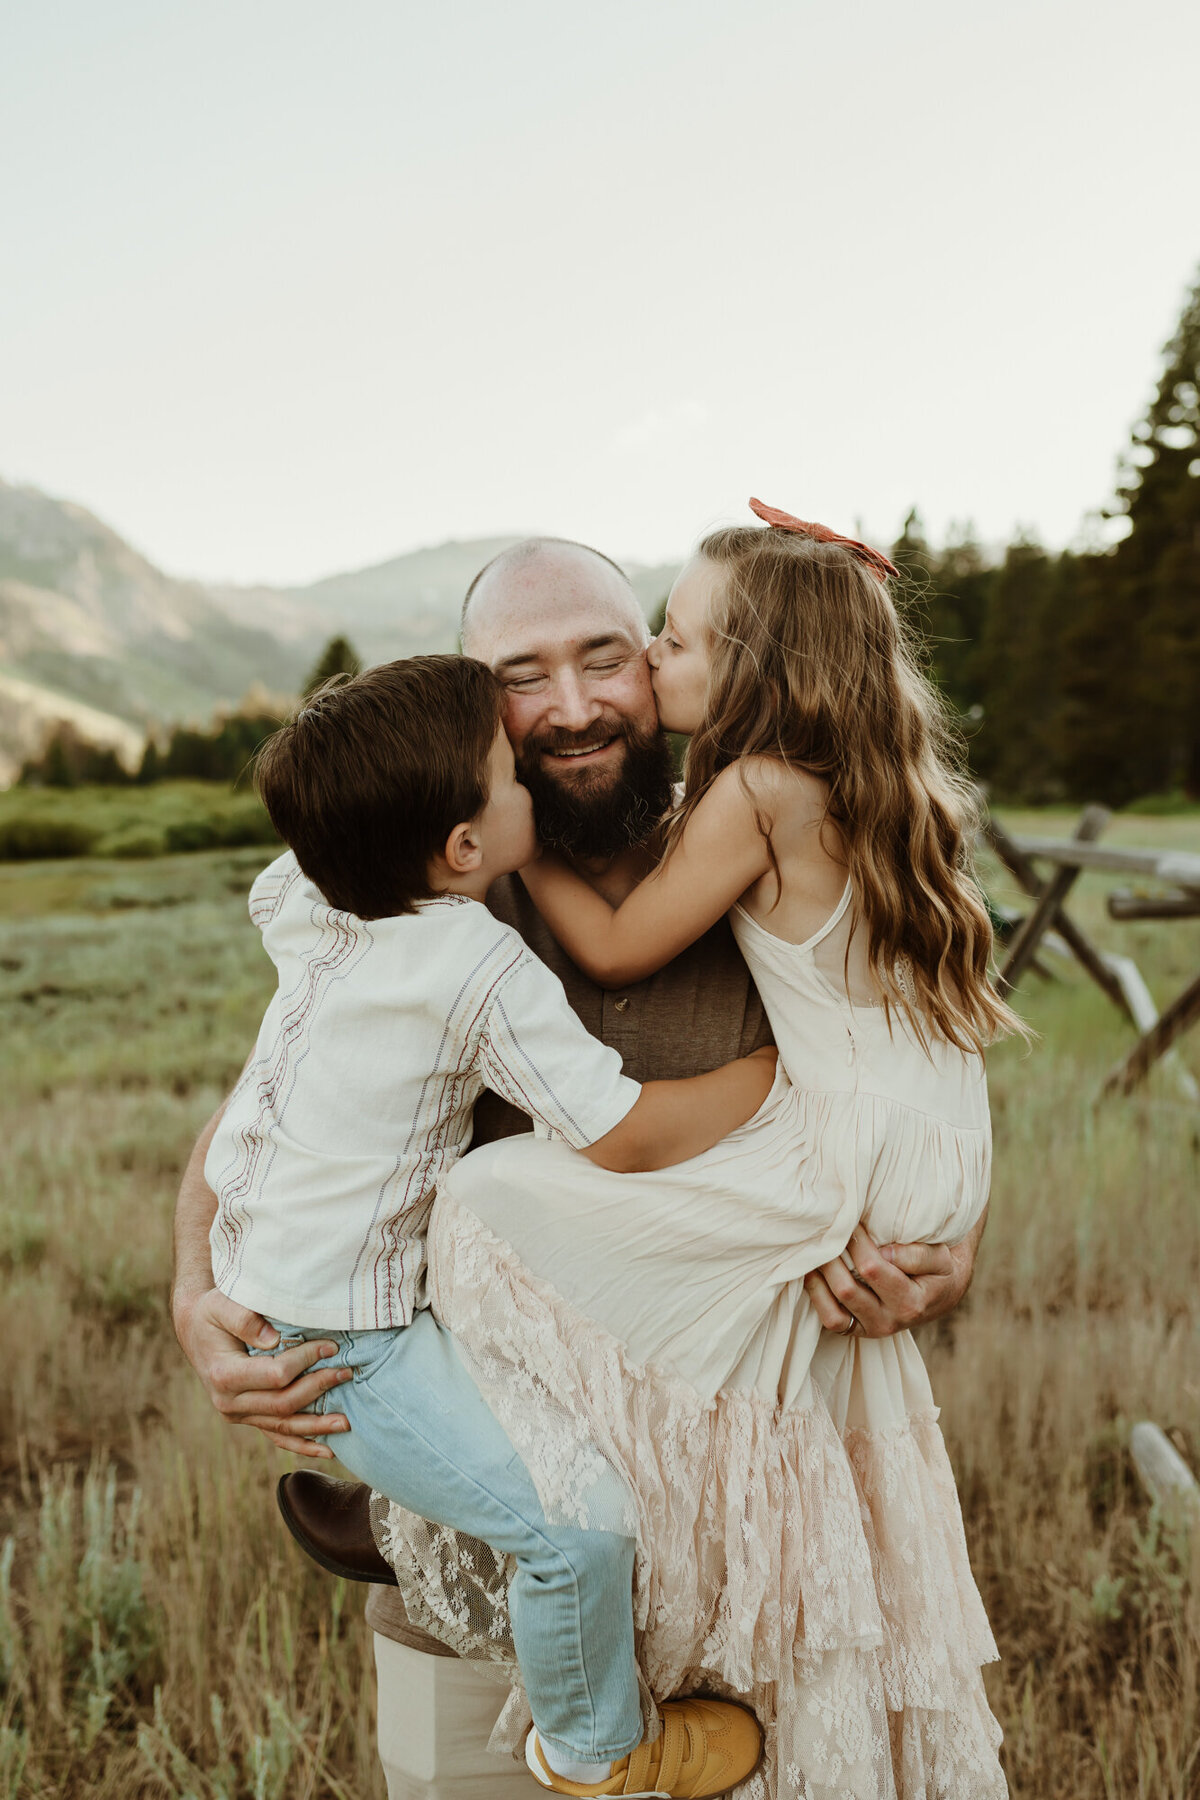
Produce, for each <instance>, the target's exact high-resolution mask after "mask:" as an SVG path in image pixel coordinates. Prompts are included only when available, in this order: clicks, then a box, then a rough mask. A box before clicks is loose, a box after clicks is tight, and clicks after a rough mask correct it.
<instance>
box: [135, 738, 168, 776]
mask: <svg viewBox="0 0 1200 1800" xmlns="http://www.w3.org/2000/svg"><path fill="white" fill-rule="evenodd" d="M162 777H163V766H162V753H161V751H160V750H159V748H158V745H157V744H156V743H155V741H154V739H153V738H152V737H148V738H147V739H146V748H145V749H144V750H143V751H142V760H141V762H140V763H139V764H138V772H137V774H136V775H135V776H134V780H135V781H136V782H137V784H138V786H139V787H149V786H150V785H151V784H152V783H153V782H155V781H161V780H162Z"/></svg>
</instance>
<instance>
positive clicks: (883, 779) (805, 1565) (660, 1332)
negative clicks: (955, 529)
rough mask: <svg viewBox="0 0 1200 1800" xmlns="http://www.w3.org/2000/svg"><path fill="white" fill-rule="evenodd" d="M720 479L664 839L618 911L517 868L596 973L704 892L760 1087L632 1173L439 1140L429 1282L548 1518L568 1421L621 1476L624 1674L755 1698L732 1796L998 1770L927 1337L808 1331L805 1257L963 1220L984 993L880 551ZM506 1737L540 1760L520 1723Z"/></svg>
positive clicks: (976, 1777) (678, 678)
mask: <svg viewBox="0 0 1200 1800" xmlns="http://www.w3.org/2000/svg"><path fill="white" fill-rule="evenodd" d="M751 505H752V507H753V508H754V510H755V512H756V513H758V515H759V516H760V517H761V518H763V519H764V520H765V521H766V524H765V526H763V527H743V528H731V529H727V530H722V531H718V532H715V533H713V534H712V535H711V536H710V537H708V538H706V539H705V540H704V542H703V543H702V544H701V546H700V551H699V554H698V555H697V557H696V558H695V559H694V560H693V561H692V562H691V563H690V564H689V565H688V567H687V568H686V569H685V570H684V571H683V573H682V575H681V576H680V577H679V580H678V581H677V582H676V584H675V587H674V589H673V590H672V594H671V598H670V603H669V607H668V612H667V618H666V625H665V628H664V630H663V633H662V635H661V636H660V637H659V639H658V640H657V641H656V642H655V643H654V644H653V645H652V647H651V649H650V652H649V658H650V664H651V669H652V671H653V680H654V688H655V694H656V697H657V700H658V705H659V711H660V714H661V717H662V722H663V724H664V726H665V727H666V728H667V729H669V730H674V731H678V732H683V733H687V734H689V735H690V738H691V743H690V746H689V749H688V754H687V761H686V767H685V794H684V799H683V803H682V805H681V807H680V809H679V812H678V813H677V814H676V816H675V817H674V818H673V820H672V821H671V823H670V826H669V829H668V832H667V841H666V853H665V855H664V857H663V859H662V862H661V863H660V865H659V867H658V868H657V869H656V870H655V872H654V873H653V874H652V875H651V876H650V877H649V878H648V879H647V880H646V881H644V882H643V883H642V884H641V886H640V887H638V888H637V889H635V890H634V892H633V893H632V894H631V895H630V897H629V898H628V899H627V900H626V901H625V903H624V904H623V905H622V906H620V907H618V908H617V909H615V910H614V909H613V908H611V907H610V906H609V904H608V903H607V902H606V901H605V900H604V899H603V898H602V897H600V896H599V895H597V894H596V892H595V891H594V890H593V889H592V888H590V887H589V886H588V885H587V884H586V883H584V882H583V881H581V880H580V879H579V878H578V877H577V876H576V875H574V874H573V872H572V871H571V870H570V869H569V868H568V867H567V866H566V865H565V864H563V863H561V862H557V861H555V860H554V859H551V858H546V859H544V860H543V861H542V862H541V863H540V864H537V865H533V866H531V867H530V869H529V870H528V873H527V877H526V879H527V884H528V886H529V888H530V891H531V893H532V894H533V896H534V899H535V901H536V902H537V904H538V906H539V908H540V909H541V910H542V912H543V913H544V915H545V917H546V919H547V920H548V922H549V924H550V926H551V928H552V930H553V931H554V933H555V935H556V936H557V937H558V938H559V939H560V941H561V942H562V944H563V945H564V947H565V948H566V949H567V950H568V951H569V953H570V954H571V956H572V957H573V958H574V959H575V960H576V961H577V962H578V963H579V964H580V966H581V967H582V968H583V969H585V970H586V971H587V972H588V973H589V974H590V975H592V976H593V977H594V978H595V979H597V980H599V981H600V982H602V983H603V984H604V985H606V986H610V987H620V986H623V985H624V984H626V983H630V982H635V981H637V980H639V979H641V978H642V977H644V976H646V975H648V974H649V973H650V972H651V971H653V970H655V969H657V968H659V967H661V966H662V965H663V964H664V963H666V962H668V961H669V960H670V959H671V958H672V957H673V956H675V955H676V954H677V953H678V952H679V951H680V950H681V949H682V948H683V947H684V946H685V945H687V944H689V943H691V942H692V941H693V940H694V939H696V938H697V937H699V936H700V934H701V933H702V932H704V931H705V930H707V929H708V927H709V926H710V925H711V924H712V923H713V922H714V920H716V919H717V918H718V917H720V915H721V914H722V913H724V912H726V911H728V912H729V914H730V919H731V923H732V926H733V930H734V932H735V935H736V937H737V940H738V943H739V946H740V948H741V950H742V953H743V955H744V956H745V958H746V961H747V963H748V964H749V966H750V970H751V973H752V974H753V976H754V978H755V981H756V983H757V985H758V988H759V992H760V994H761V996H762V1000H763V1003H764V1005H765V1007H766V1010H767V1013H768V1015H769V1017H770V1020H771V1024H772V1027H773V1029H774V1032H775V1037H776V1041H777V1043H778V1046H779V1052H780V1065H779V1073H778V1075H777V1079H776V1085H775V1088H774V1090H773V1092H772V1095H771V1096H770V1097H769V1098H768V1101H767V1103H766V1104H765V1106H764V1107H763V1109H762V1110H761V1111H760V1113H759V1114H758V1115H756V1117H755V1118H754V1119H753V1120H751V1121H750V1123H749V1124H748V1125H746V1126H745V1127H743V1128H742V1130H741V1131H739V1132H737V1133H735V1134H734V1135H733V1137H731V1138H729V1139H727V1140H726V1141H725V1142H724V1143H723V1144H722V1145H720V1146H718V1147H717V1149H716V1150H714V1151H711V1152H708V1153H706V1154H705V1155H703V1156H701V1157H697V1158H694V1159H693V1160H692V1161H691V1162H690V1163H687V1164H684V1165H682V1166H680V1167H678V1168H675V1169H670V1170H665V1171H662V1172H660V1173H659V1174H656V1175H654V1176H653V1177H625V1176H612V1175H608V1174H606V1173H605V1172H604V1171H600V1170H595V1169H593V1168H592V1167H591V1166H590V1165H588V1164H582V1163H581V1161H580V1159H579V1158H578V1157H577V1156H573V1155H572V1154H571V1153H570V1152H569V1151H567V1150H565V1149H563V1148H562V1147H561V1146H558V1145H551V1144H535V1143H533V1141H532V1140H531V1139H528V1138H516V1139H511V1138H510V1139H507V1140H503V1141H502V1142H500V1143H497V1144H493V1145H489V1146H487V1147H486V1148H485V1149H483V1150H480V1151H478V1152H476V1153H474V1154H473V1155H471V1156H469V1157H467V1158H466V1159H465V1160H464V1161H463V1162H462V1163H460V1164H459V1165H458V1167H457V1168H456V1170H455V1171H454V1173H453V1175H452V1176H451V1178H450V1180H449V1182H448V1183H447V1185H446V1188H445V1189H444V1191H443V1193H442V1196H441V1197H440V1199H439V1201H438V1204H437V1207H436V1209H435V1218H434V1223H433V1226H432V1229H431V1237H430V1247H431V1265H432V1267H431V1275H432V1289H431V1292H432V1297H433V1304H434V1307H435V1310H436V1311H437V1312H438V1313H439V1315H440V1316H441V1317H442V1319H443V1320H444V1322H445V1323H446V1324H447V1325H448V1326H449V1328H450V1329H451V1330H452V1331H453V1333H454V1335H455V1337H456V1339H457V1341H458V1343H459V1346H460V1348H461V1349H462V1350H463V1352H464V1354H465V1355H466V1357H467V1360H468V1362H469V1364H470V1366H471V1368H472V1370H473V1372H474V1373H475V1375H476V1378H477V1379H478V1381H479V1383H480V1385H481V1387H482V1388H483V1391H484V1393H485V1395H486V1397H487V1399H488V1401H489V1404H490V1405H491V1406H492V1407H493V1409H494V1410H495V1411H496V1413H497V1414H498V1416H499V1417H500V1418H501V1420H502V1421H503V1423H504V1424H505V1426H506V1428H507V1430H508V1432H509V1435H510V1436H511V1437H512V1439H513V1441H514V1443H515V1444H516V1446H517V1448H518V1450H519V1452H520V1453H521V1455H522V1457H523V1459H524V1460H525V1462H526V1463H527V1465H528V1467H529V1469H530V1472H531V1473H532V1475H533V1478H534V1481H535V1485H536V1486H537V1488H538V1491H539V1495H540V1497H541V1499H542V1502H543V1505H544V1507H545V1508H546V1510H547V1513H548V1515H549V1516H552V1517H553V1516H562V1517H566V1518H571V1519H573V1520H575V1521H576V1522H577V1523H579V1524H582V1525H592V1526H595V1527H599V1528H602V1527H606V1526H607V1527H610V1528H612V1527H614V1525H615V1524H616V1523H617V1522H616V1521H614V1520H613V1519H612V1518H611V1517H608V1516H605V1515H604V1513H603V1508H602V1507H599V1506H597V1505H594V1504H590V1495H591V1494H592V1493H593V1492H600V1491H604V1492H606V1493H607V1494H608V1495H609V1496H611V1495H612V1493H613V1491H614V1488H613V1484H612V1483H611V1482H610V1483H608V1484H607V1485H606V1486H604V1485H603V1484H601V1483H599V1481H598V1476H599V1475H600V1473H601V1468H602V1465H599V1461H598V1458H597V1456H596V1453H595V1452H596V1449H598V1450H599V1451H600V1452H602V1454H603V1456H604V1458H605V1459H606V1460H607V1462H608V1463H610V1464H611V1465H612V1466H613V1467H615V1468H616V1469H617V1470H618V1472H619V1473H620V1474H621V1475H622V1476H623V1477H624V1478H625V1480H626V1482H627V1483H628V1486H629V1488H630V1490H631V1493H632V1496H633V1498H632V1517H631V1518H627V1519H624V1520H622V1521H620V1524H621V1525H622V1528H625V1529H631V1530H632V1531H633V1532H634V1534H635V1535H636V1539H637V1543H638V1552H639V1555H638V1570H637V1580H636V1595H635V1604H636V1617H637V1624H638V1627H639V1629H640V1632H641V1637H640V1642H639V1655H640V1660H641V1666H642V1670H643V1673H644V1675H645V1678H646V1682H647V1684H648V1687H649V1690H650V1691H651V1692H652V1693H653V1694H654V1695H655V1696H656V1697H658V1698H659V1699H662V1698H664V1697H666V1696H668V1695H671V1694H675V1693H680V1692H689V1691H690V1692H694V1691H697V1690H707V1691H709V1692H714V1691H715V1692H721V1693H726V1694H730V1695H737V1696H740V1697H743V1698H745V1699H747V1700H749V1702H750V1704H751V1705H752V1706H753V1707H754V1710H755V1711H756V1712H757V1714H758V1716H759V1718H760V1720H761V1721H762V1722H763V1724H764V1725H766V1726H767V1728H768V1729H767V1759H766V1762H765V1764H764V1767H763V1769H762V1770H761V1771H760V1773H759V1774H758V1775H756V1776H755V1777H753V1778H752V1780H751V1781H750V1782H749V1783H747V1784H745V1785H744V1787H743V1788H742V1789H741V1790H740V1792H741V1793H742V1794H743V1795H745V1796H746V1797H747V1800H748V1797H749V1796H750V1795H752V1794H756V1795H760V1796H768V1795H769V1796H775V1795H778V1796H780V1797H781V1800H847V1797H851V1800H896V1797H897V1796H899V1797H900V1800H915V1797H916V1796H923V1797H926V1800H934V1797H935V1796H937V1797H938V1800H944V1797H946V1796H953V1797H954V1800H976V1797H978V1800H985V1797H986V1800H993V1797H995V1796H1000V1795H1003V1794H1004V1793H1005V1792H1006V1791H1007V1790H1006V1787H1005V1783H1004V1778H1003V1775H1002V1773H1001V1771H1000V1766H999V1762H998V1759H997V1749H998V1744H999V1736H1000V1734H999V1730H998V1728H997V1726H996V1724H995V1721H994V1719H993V1718H992V1716H991V1713H990V1712H989V1710H988V1707H987V1703H986V1699H985V1696H984V1692H983V1686H982V1681H981V1678H980V1673H979V1670H980V1665H981V1663H983V1662H986V1661H990V1660H992V1659H993V1658H994V1656H995V1654H996V1651H995V1646H994V1644H993V1641H992V1638H991V1634H990V1632H989V1630H988V1626H987V1621H986V1618H985V1616H984V1614H983V1610H982V1607H981V1604H980V1601H979V1597H978V1594H977V1592H976V1589H975V1585H974V1582H973V1580H972V1577H971V1573H970V1568H969V1565H968V1560H967V1554H966V1547H965V1543H964V1539H963V1533H962V1524H961V1517H960V1514H959V1510H958V1503H957V1497H956V1494H955V1491H954V1483H953V1477H952V1475H951V1473H950V1469H949V1465H948V1462H947V1459H946V1455H945V1450H944V1446H943V1444H942V1440H941V1436H940V1433H939V1431H938V1428H937V1424H936V1418H937V1414H936V1409H935V1407H934V1405H933V1401H932V1396H931V1394H930V1391H929V1385H928V1380H927V1377H926V1375H925V1370H924V1366H923V1364H922V1362H921V1359H920V1356H919V1354H918V1352H917V1350H916V1347H915V1345H914V1343H913V1341H912V1339H911V1337H910V1336H909V1335H908V1334H907V1333H900V1334H898V1335H896V1336H895V1337H892V1338H887V1339H880V1340H864V1339H862V1338H861V1336H853V1335H852V1336H846V1337H841V1336H837V1335H831V1334H822V1332H821V1329H820V1325H819V1321H818V1320H817V1317H816V1315H815V1313H814V1311H813V1309H812V1306H811V1303H810V1302H809V1300H808V1298H807V1296H806V1294H805V1291H804V1277H805V1275H806V1274H808V1273H809V1272H810V1271H811V1270H813V1269H815V1268H818V1267H820V1266H821V1265H822V1264H823V1263H825V1262H827V1261H828V1260H830V1258H831V1257H833V1256H836V1255H838V1254H839V1253H840V1252H844V1251H845V1249H846V1246H847V1244H848V1243H849V1240H850V1237H851V1234H852V1232H853V1230H854V1227H855V1226H856V1225H857V1223H858V1222H859V1221H860V1220H861V1221H862V1222H863V1223H864V1224H865V1226H866V1228H867V1229H868V1231H869V1232H870V1233H871V1235H872V1237H873V1238H874V1239H875V1241H876V1242H879V1243H887V1242H915V1241H919V1240H925V1241H929V1242H955V1241H958V1240H960V1239H961V1238H962V1237H964V1236H965V1235H966V1234H967V1233H968V1232H969V1231H970V1229H971V1228H972V1226H973V1225H974V1224H975V1223H976V1222H977V1221H978V1219H979V1217H980V1215H981V1213H982V1211H983V1209H984V1207H985V1205H986V1202H987V1193H988V1181H989V1168H990V1143H991V1140H990V1129H989V1119H988V1110H987V1096H986V1085H985V1076H984V1068H983V1058H982V1051H983V1048H984V1046H985V1045H986V1044H987V1043H988V1042H989V1041H990V1040H991V1039H992V1038H993V1037H994V1036H995V1035H996V1034H997V1033H998V1032H1000V1031H1002V1030H1005V1029H1008V1028H1010V1027H1011V1026H1012V1024H1013V1023H1014V1021H1013V1019H1012V1015H1011V1014H1009V1013H1008V1011H1007V1009H1006V1008H1005V1007H1004V1006H1003V1005H1002V1004H1001V1002H1000V1001H999V1000H998V998H997V997H996V995H995V993H994V992H993V990H992V989H991V988H990V986H989V984H988V979H987V964H988V957H989V952H990V948H991V933H990V927H989V921H988V917H987V914H986V912H985V909H984V906H983V904H982V901H981V898H980V895H979V892H978V889H977V888H976V887H975V884H974V882H973V880H972V878H971V874H970V871H969V866H968V846H969V843H970V841H971V840H970V824H971V808H970V803H969V798H968V790H967V789H966V786H965V784H964V782H963V781H962V779H961V778H960V777H959V776H958V775H956V774H955V772H954V771H953V769H952V766H951V764H950V761H949V758H948V755H947V750H946V744H945V734H944V730H943V727H942V723H941V714H940V711H939V706H938V702H937V699H936V696H935V694H934V692H933V690H932V689H931V688H930V687H929V685H928V683H927V682H926V681H925V680H924V678H923V677H922V675H921V674H920V672H919V671H918V669H917V667H916V664H915V662H914V660H913V658H912V656H911V654H910V652H909V650H908V648H907V645H906V643H905V638H904V633H903V629H902V627H901V624H900V622H899V620H898V618H897V614H896V611H895V608H894V606H893V603H892V601H891V598H890V597H889V594H888V591H887V580H888V578H889V577H890V576H893V575H894V574H895V570H894V569H893V568H892V566H891V564H890V563H888V562H887V560H886V559H885V558H883V557H882V556H880V555H879V554H878V553H877V552H875V551H872V550H870V549H868V548H867V547H866V546H864V545H861V544H858V543H855V542H853V541H851V540H848V539H845V538H839V537H837V536H836V535H835V534H834V533H832V532H829V531H828V530H827V529H826V528H824V527H821V526H812V525H807V524H804V523H803V522H801V521H799V520H796V519H792V518H791V517H790V516H789V515H787V514H784V513H778V512H774V511H772V510H771V509H768V508H765V507H763V506H761V505H760V504H759V503H758V502H756V501H752V502H751ZM532 1271H536V1274H535V1273H533V1272H532ZM535 1393H536V1394H537V1395H538V1396H539V1398H540V1401H541V1406H540V1408H539V1409H538V1411H537V1412H536V1414H535V1411H534V1409H533V1408H532V1407H531V1406H530V1405H529V1404H528V1402H529V1399H530V1397H531V1396H532V1395H534V1394H535ZM547 1402H549V1403H550V1405H551V1407H552V1408H553V1409H554V1417H555V1419H556V1420H557V1429H556V1430H554V1431H551V1432H549V1433H547V1430H546V1417H547V1411H546V1403H547ZM535 1416H536V1418H537V1421H538V1423H537V1428H536V1433H535V1432H534V1431H533V1430H531V1428H530V1426H529V1425H528V1423H527V1421H528V1420H529V1419H532V1418H534V1417H535ZM593 1447H595V1448H593ZM593 1515H597V1516H593ZM390 1529H391V1532H392V1535H393V1544H394V1547H395V1548H396V1550H397V1553H398V1556H399V1558H400V1560H403V1557H404V1554H405V1549H406V1546H407V1548H408V1553H409V1555H410V1556H411V1555H412V1554H413V1551H412V1547H411V1546H412V1531H411V1528H410V1527H409V1526H408V1525H407V1524H406V1522H405V1520H404V1518H403V1516H402V1515H398V1514H396V1513H395V1512H393V1514H392V1516H391V1518H390ZM529 1761H530V1767H531V1769H532V1770H533V1772H534V1774H535V1775H537V1776H538V1778H539V1779H541V1780H543V1783H544V1785H549V1784H548V1783H546V1780H545V1776H546V1771H545V1769H544V1766H540V1765H539V1762H538V1759H537V1742H536V1735H531V1738H530V1749H529ZM558 1791H560V1792H561V1791H568V1790H565V1789H564V1788H563V1787H562V1785H561V1784H558ZM569 1791H571V1792H578V1793H581V1794H582V1793H597V1794H598V1793H607V1792H614V1791H619V1790H618V1789H612V1788H610V1787H607V1786H603V1785H592V1786H580V1787H578V1788H575V1789H571V1790H569Z"/></svg>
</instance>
